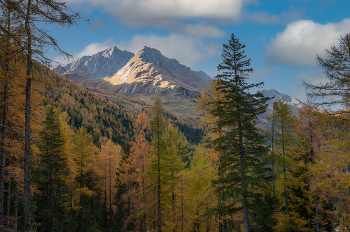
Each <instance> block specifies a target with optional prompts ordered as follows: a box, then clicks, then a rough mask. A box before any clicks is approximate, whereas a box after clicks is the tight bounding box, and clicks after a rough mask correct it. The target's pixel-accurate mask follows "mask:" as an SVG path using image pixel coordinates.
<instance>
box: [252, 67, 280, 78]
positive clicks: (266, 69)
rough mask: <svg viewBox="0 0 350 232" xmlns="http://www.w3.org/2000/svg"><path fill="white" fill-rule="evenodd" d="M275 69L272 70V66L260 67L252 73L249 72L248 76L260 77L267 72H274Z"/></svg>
mask: <svg viewBox="0 0 350 232" xmlns="http://www.w3.org/2000/svg"><path fill="white" fill-rule="evenodd" d="M275 71H276V70H274V69H273V68H262V69H259V70H256V71H255V70H254V72H253V73H251V74H249V77H250V78H256V77H260V76H265V75H267V74H270V73H274V72H275Z"/></svg>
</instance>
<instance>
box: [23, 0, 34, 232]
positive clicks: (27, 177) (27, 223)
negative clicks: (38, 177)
mask: <svg viewBox="0 0 350 232" xmlns="http://www.w3.org/2000/svg"><path fill="white" fill-rule="evenodd" d="M31 3H32V1H31V0H28V4H27V13H26V20H25V31H26V33H27V43H28V44H27V84H26V106H25V108H26V109H25V145H24V149H25V150H24V190H23V206H24V210H23V216H24V231H25V232H31V213H30V181H31V174H30V140H31V138H30V135H31V134H30V108H31V104H30V100H31V89H32V36H31V31H30V30H31V29H30V25H29V21H30V15H31Z"/></svg>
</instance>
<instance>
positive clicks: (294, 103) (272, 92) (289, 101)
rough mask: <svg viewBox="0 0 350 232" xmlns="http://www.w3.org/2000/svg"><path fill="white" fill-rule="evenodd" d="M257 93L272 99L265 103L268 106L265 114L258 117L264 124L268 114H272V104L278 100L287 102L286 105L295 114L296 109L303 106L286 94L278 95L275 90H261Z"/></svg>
mask: <svg viewBox="0 0 350 232" xmlns="http://www.w3.org/2000/svg"><path fill="white" fill-rule="evenodd" d="M259 92H260V93H262V94H263V95H264V96H265V97H273V98H272V99H270V100H269V101H267V103H268V104H269V105H268V107H267V109H266V113H264V114H261V115H259V117H258V118H259V119H260V120H261V121H263V122H264V123H266V122H267V120H266V116H267V115H269V114H270V115H271V114H272V110H273V103H274V102H276V101H278V100H279V99H282V100H283V101H285V102H287V104H288V105H290V106H291V107H292V108H293V110H294V112H295V113H297V111H298V109H300V108H301V107H303V105H304V103H303V102H301V101H299V100H298V99H296V98H295V97H291V96H289V95H287V94H283V93H280V92H278V91H277V90H274V89H269V90H262V91H259Z"/></svg>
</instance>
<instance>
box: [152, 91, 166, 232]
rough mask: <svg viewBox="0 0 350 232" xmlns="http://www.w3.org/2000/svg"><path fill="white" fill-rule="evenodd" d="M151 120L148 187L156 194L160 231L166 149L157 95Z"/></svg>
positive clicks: (159, 102) (162, 117)
mask: <svg viewBox="0 0 350 232" xmlns="http://www.w3.org/2000/svg"><path fill="white" fill-rule="evenodd" d="M152 114H153V120H152V121H151V122H150V123H151V131H152V132H153V141H152V156H151V158H150V167H149V169H148V175H149V176H150V178H151V183H150V185H151V186H150V188H152V192H153V193H154V194H155V195H156V204H155V205H156V207H157V230H158V232H161V231H162V225H163V223H162V205H161V197H162V191H163V189H162V187H163V186H162V160H161V159H162V156H163V153H164V151H165V149H166V144H165V141H164V137H163V134H164V129H165V121H164V116H163V109H162V102H161V101H160V99H159V97H158V96H157V98H156V100H155V102H154V103H153V105H152Z"/></svg>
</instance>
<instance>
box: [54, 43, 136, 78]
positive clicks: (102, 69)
mask: <svg viewBox="0 0 350 232" xmlns="http://www.w3.org/2000/svg"><path fill="white" fill-rule="evenodd" d="M133 56H134V53H132V52H128V51H121V50H120V49H118V48H117V47H111V48H109V49H106V50H104V51H101V52H99V53H96V54H94V55H92V56H83V57H81V58H79V59H76V60H74V61H73V62H71V63H69V64H67V65H65V66H63V68H59V69H57V70H56V72H58V73H59V74H65V75H66V76H67V77H68V78H69V79H72V80H79V79H88V78H94V79H100V78H104V77H110V76H113V75H114V74H115V73H116V72H117V71H118V70H119V69H121V68H122V67H123V66H124V65H125V64H126V63H128V61H129V60H130V59H131V58H132V57H133Z"/></svg>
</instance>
